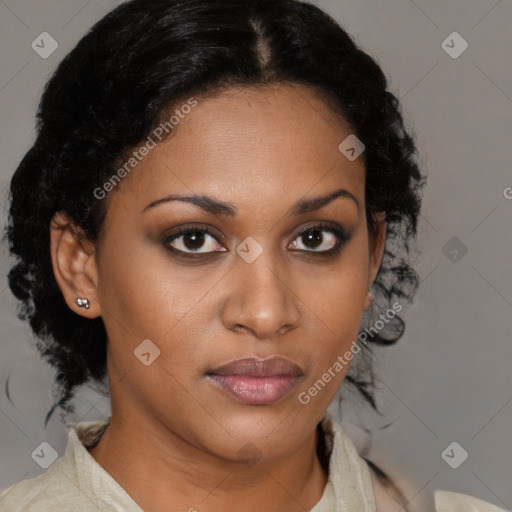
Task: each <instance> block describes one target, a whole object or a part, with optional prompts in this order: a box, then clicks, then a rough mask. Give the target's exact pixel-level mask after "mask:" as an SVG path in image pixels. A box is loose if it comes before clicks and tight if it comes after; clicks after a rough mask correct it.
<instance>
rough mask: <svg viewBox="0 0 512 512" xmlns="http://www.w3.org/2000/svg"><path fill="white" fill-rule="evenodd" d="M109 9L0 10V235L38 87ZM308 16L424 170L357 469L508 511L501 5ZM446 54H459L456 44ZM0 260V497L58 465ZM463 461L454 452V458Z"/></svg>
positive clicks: (506, 29)
mask: <svg viewBox="0 0 512 512" xmlns="http://www.w3.org/2000/svg"><path fill="white" fill-rule="evenodd" d="M118 3H120V2H118V1H115V0H110V1H108V0H102V1H99V0H89V1H87V0H67V1H63V0H38V1H35V0H0V34H1V38H2V40H1V57H0V59H1V61H0V70H1V79H0V108H1V115H2V124H1V133H0V145H1V151H0V158H1V168H0V199H1V203H0V204H1V206H2V208H1V209H0V214H1V216H2V218H1V220H2V224H4V223H5V219H6V202H7V190H8V183H9V179H10V177H11V175H12V173H13V172H14V170H15V168H16V166H17V165H18V163H19V161H20V159H21V157H22V156H23V154H24V153H25V152H26V150H27V149H28V148H29V147H30V145H31V143H32V141H33V139H34V114H35V111H36V107H37V103H38V100H39V97H40V94H41V89H42V86H43V84H44V83H45V81H46V80H47V79H48V78H49V76H50V73H51V72H52V70H53V69H54V68H55V66H56V65H57V63H58V62H59V61H60V60H61V59H62V58H63V56H64V55H65V54H66V53H67V52H68V51H69V50H70V49H71V48H72V47H73V46H74V45H75V44H76V42H77V41H78V40H79V39H80V37H81V36H82V35H83V34H84V33H85V31H86V30H87V29H88V28H89V27H90V26H91V25H92V24H93V23H94V22H96V21H97V20H99V19H100V18H101V17H102V16H103V15H104V14H105V13H107V12H108V11H109V10H110V9H111V8H112V7H114V6H115V5H117V4H118ZM316 3H317V4H318V5H319V6H320V7H323V8H324V9H325V10H326V11H328V12H329V13H330V14H332V15H333V16H334V17H335V18H336V19H337V20H338V21H339V22H340V23H341V24H342V26H343V27H344V28H345V29H347V31H348V32H349V33H351V34H352V35H353V36H354V38H355V39H356V42H357V43H358V44H359V45H360V46H362V47H363V48H364V49H365V50H366V51H367V52H369V53H370V54H371V55H372V56H374V57H375V58H376V59H377V60H378V62H379V63H380V65H381V66H382V68H383V69H384V72H385V73H386V75H387V76H388V77H389V79H390V87H391V90H392V91H393V92H395V94H397V95H398V96H399V98H400V99H401V100H402V104H403V108H404V112H405V117H406V119H407V123H408V126H410V127H411V128H412V129H413V130H414V131H415V133H416V135H417V143H418V146H419V149H420V152H421V155H422V162H423V165H424V168H425V171H426V172H428V188H427V189H426V190H425V195H424V210H423V215H422V218H421V226H420V233H419V238H418V247H419V249H420V250H421V251H422V254H421V258H420V259H418V261H417V268H418V269H419V271H420V274H421V279H422V284H421V287H420V290H419V292H418V293H417V295H416V298H415V301H414V303H413V305H411V306H409V307H408V309H407V311H406V314H405V320H406V325H407V327H406V333H405V335H404V337H403V338H402V340H401V341H400V342H399V344H398V345H397V346H396V347H393V348H387V349H382V350H379V351H378V359H379V366H378V371H379V375H380V383H379V389H380V392H379V397H378V401H379V404H380V405H381V407H382V410H383V411H384V412H385V416H383V417H379V416H377V415H375V414H370V412H369V411H368V408H367V407H366V406H362V405H360V404H359V403H358V401H357V400H356V399H353V400H351V401H350V402H349V403H347V406H346V408H345V409H344V418H343V423H344V425H345V427H346V429H347V430H348V431H349V433H350V434H351V435H352V437H353V439H354V441H355V442H356V444H357V445H358V447H360V448H362V447H363V445H364V444H366V443H367V441H368V436H366V434H365V433H364V431H363V430H362V429H361V428H360V427H358V426H357V424H365V425H367V426H368V427H371V428H372V429H373V430H374V435H373V441H372V445H371V450H370V456H371V458H372V459H373V460H374V461H375V462H376V463H378V464H379V465H381V466H382V467H384V468H385V469H386V470H387V471H389V472H390V473H391V474H392V475H393V476H394V477H396V478H397V479H398V481H399V482H400V483H401V484H402V486H403V488H404V490H405V494H406V496H407V498H408V499H409V500H410V502H411V506H412V508H413V509H414V510H418V511H420V510H429V509H431V507H432V502H431V496H432V491H433V490H435V489H448V490H452V491H458V492H463V493H467V494H472V495H474V496H477V497H479V498H481V499H484V500H487V501H490V502H492V503H495V504H496V505H498V506H501V507H503V508H507V509H512V486H511V485H510V484H511V474H512V436H511V432H512V403H511V402H512V386H511V383H512V377H511V363H512V343H511V341H512V320H511V318H512V315H511V313H512V271H511V265H510V262H511V261H512V259H511V245H512V244H511V240H512V223H511V220H512V199H507V197H506V196H507V195H508V197H512V189H508V188H507V187H512V173H511V168H512V166H511V160H512V152H511V151H510V147H511V142H512V141H511V136H512V68H511V66H510V62H511V54H512V51H511V49H512V30H511V26H512V4H511V2H510V1H506V0H501V1H497V0H480V1H476V0H471V1H468V0H459V1H449V2H441V1H432V0H423V1H421V0H415V1H412V0H386V1H382V0H380V1H379V0H363V1H360V0H358V1H356V0H349V1H343V0H322V1H317V2H316ZM454 31H456V32H458V33H459V34H460V35H461V36H462V37H463V38H464V39H465V40H466V41H467V43H468V44H469V47H468V48H467V50H466V51H465V52H464V53H462V54H461V55H460V56H459V57H458V58H452V57H451V56H450V55H448V53H446V51H445V50H444V49H443V47H442V46H441V43H442V42H443V41H444V40H445V39H446V38H447V36H448V35H449V34H451V33H452V32H454ZM42 32H49V33H50V34H51V36H52V37H53V38H55V40H56V41H57V42H58V45H59V46H58V48H57V50H56V51H55V52H54V53H53V54H52V55H51V56H50V57H48V58H46V59H43V58H41V57H40V56H39V55H38V54H37V53H36V52H35V51H34V50H33V49H32V48H31V43H32V41H34V40H35V39H36V38H37V36H39V34H41V33H42ZM448 44H449V45H451V46H454V47H455V48H454V49H455V50H457V49H459V48H460V45H459V43H458V42H456V41H454V42H453V43H452V42H451V41H450V40H448ZM507 191H508V193H507ZM27 206H28V207H30V205H27ZM453 237H456V238H455V240H452V241H451V242H449V241H450V240H451V239H452V238H453ZM446 244H448V245H446ZM464 247H466V248H467V253H466V254H464V255H463V257H460V256H461V255H462V249H463V248H464ZM453 249H455V250H456V251H457V252H456V253H455V252H453ZM450 251H452V252H450ZM1 254H2V259H1V266H0V272H1V274H2V279H1V281H0V319H1V324H0V336H1V358H0V383H1V385H2V388H3V386H4V383H5V381H6V379H7V378H8V377H9V390H10V394H11V399H12V403H11V402H10V401H9V400H8V399H7V397H6V395H5V391H4V390H2V392H1V393H0V432H1V437H0V458H1V459H0V460H1V463H0V489H3V488H5V487H7V486H8V485H10V484H12V483H14V482H17V481H19V480H21V479H24V478H29V477H33V476H36V475H37V474H39V473H41V472H42V469H41V468H40V467H39V466H38V465H37V464H36V463H35V462H34V460H33V459H32V458H31V453H32V452H33V450H34V449H35V448H36V447H37V446H38V445H39V444H40V443H41V442H42V441H47V442H49V443H50V444H51V445H52V446H53V447H55V449H56V450H57V451H58V453H59V454H63V451H64V448H65V443H66V437H65V436H66V430H65V427H64V425H63V424H61V423H60V419H59V417H58V415H55V416H54V418H53V419H52V421H51V422H50V424H49V425H48V427H47V428H46V430H43V421H44V416H45V414H46V412H47V410H48V409H49V407H50V406H51V404H52V403H53V402H52V396H51V388H52V382H53V371H52V370H51V369H50V368H49V367H48V366H47V365H46V364H45V363H43V362H41V361H40V359H39V357H38V354H37V352H36V351H35V349H34V348H33V347H34V341H33V339H32V336H31V333H30V330H29V328H28V326H27V325H24V324H23V323H22V322H21V321H19V320H18V319H17V318H16V314H15V312H16V301H15V299H14V298H13V296H12V295H11V293H10V291H9V290H8V288H7V281H6V278H5V276H6V273H7V272H8V269H9V264H10V263H11V260H10V258H9V256H8V254H7V250H6V247H5V244H3V245H2V246H1ZM452 260H458V261H452ZM76 404H77V412H76V414H75V415H73V416H70V417H68V420H69V421H70V422H77V421H82V420H92V419H97V418H102V417H104V416H105V415H107V414H109V411H110V410H109V403H108V400H106V399H104V398H102V397H101V395H99V394H97V393H96V392H94V391H93V390H91V389H90V388H88V387H84V388H83V389H82V390H81V392H80V393H79V398H78V399H77V401H76ZM332 411H334V412H336V408H334V407H333V408H332ZM390 422H393V423H392V425H391V426H389V427H387V428H383V427H385V426H386V425H387V424H389V423H390ZM453 441H456V442H457V443H459V444H460V445H461V446H462V447H463V448H464V449H465V450H466V451H467V452H468V459H467V460H466V461H465V462H464V463H463V464H462V465H460V467H458V468H457V469H452V468H451V467H450V466H449V465H448V464H447V463H446V462H445V461H444V460H443V458H442V457H441V453H442V452H443V450H444V449H445V448H446V447H447V446H448V445H450V443H452V442H453ZM460 453H461V451H460V448H456V449H455V450H454V452H453V457H452V460H453V459H457V458H458V457H460ZM398 509H399V507H397V510H398Z"/></svg>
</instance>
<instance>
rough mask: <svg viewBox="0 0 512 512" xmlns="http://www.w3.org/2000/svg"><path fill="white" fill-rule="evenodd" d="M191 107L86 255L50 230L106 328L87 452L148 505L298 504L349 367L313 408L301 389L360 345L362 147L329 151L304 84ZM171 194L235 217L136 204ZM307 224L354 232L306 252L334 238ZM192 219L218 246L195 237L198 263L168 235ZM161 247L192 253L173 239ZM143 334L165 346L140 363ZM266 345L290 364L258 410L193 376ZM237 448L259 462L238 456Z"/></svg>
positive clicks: (112, 198)
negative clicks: (322, 425)
mask: <svg viewBox="0 0 512 512" xmlns="http://www.w3.org/2000/svg"><path fill="white" fill-rule="evenodd" d="M197 100H198V104H197V106H196V107H195V108H193V109H192V111H191V112H190V113H189V114H188V115H187V116H186V117H185V118H184V119H182V120H181V121H180V123H179V125H178V126H177V127H176V128H175V132H174V134H173V135H172V136H171V137H169V138H167V139H165V140H164V141H162V142H160V143H159V144H158V145H157V147H156V148H154V149H152V150H151V151H150V153H149V154H148V155H147V156H146V157H145V158H144V159H143V160H142V161H141V162H140V163H139V164H138V165H137V166H136V168H134V169H133V170H132V171H131V173H130V174H129V175H128V176H127V177H125V178H124V180H123V181H122V182H121V183H120V184H119V185H117V186H116V188H115V190H113V191H112V192H110V193H109V195H108V197H107V198H106V199H104V200H108V212H107V217H106V224H105V230H104V232H103V236H102V238H101V240H100V242H99V246H98V247H95V246H94V245H93V244H91V243H90V242H87V241H83V240H82V241H81V240H80V239H79V237H77V236H76V233H74V231H73V230H72V229H71V228H70V226H69V225H67V219H66V217H65V216H64V215H62V214H58V215H56V217H55V218H54V221H53V222H52V233H51V234H52V237H51V241H52V245H51V250H52V261H53V265H54V272H55V276H56V279H57V281H58V283H59V286H60V288H61V290H62V292H63V294H64V296H65V299H66V302H67V304H68V305H69V307H70V308H72V309H73V310H74V311H76V312H77V313H79V314H81V315H83V316H85V317H89V318H95V317H98V316H100V315H101V316H102V318H103V320H104V323H105V326H106V330H107V334H108V375H109V382H110V391H111V400H112V421H111V425H110V426H109V428H108V429H107V431H106V432H105V434H104V436H103V437H102V439H101V441H100V442H99V444H98V445H97V446H96V447H95V448H93V449H91V450H90V453H91V455H92V456H93V457H94V458H95V460H96V461H97V462H98V463H99V464H101V466H103V467H104V468H105V469H106V470H107V471H108V472H109V473H110V474H111V475H112V476H113V477H114V478H115V479H116V480H117V481H118V482H119V483H120V485H121V486H122V487H123V488H124V489H126V490H127V492H128V493H129V494H130V495H131V496H132V497H133V499H134V500H135V501H136V502H137V503H138V504H139V505H140V506H141V507H142V508H143V509H144V510H146V511H148V512H156V511H164V510H165V511H169V510H180V511H183V510H185V511H186V510H191V509H192V510H193V509H194V508H195V509H197V510H198V511H200V512H213V511H218V510H225V511H231V510H233V511H234V510H244V511H248V512H250V511H261V510H266V511H271V510H276V511H277V510H287V511H295V510H297V511H301V512H303V511H304V510H309V509H310V508H312V507H313V506H314V505H315V504H316V503H317V502H318V501H319V500H320V498H321V496H322V494H323V491H324V487H325V484H326V481H327V475H326V473H325V471H324V470H323V469H322V467H321V465H320V462H319V460H318V458H317V456H316V443H317V438H316V430H315V427H316V425H317V423H318V422H319V421H320V419H321V417H322V415H323V414H324V411H325V410H326V409H327V407H328V405H329V403H330V402H331V400H332V399H333V398H334V396H335V394H336V392H337V390H338V388H339V386H340V385H341V383H342V381H343V379H344V377H345V374H346V371H348V367H346V368H344V369H343V371H341V372H338V373H336V377H335V378H333V379H332V380H331V382H330V383H329V384H327V386H326V387H325V388H324V389H323V390H322V391H321V392H319V393H318V395H317V396H315V397H314V398H312V399H311V401H310V403H309V404H307V405H302V404H301V403H300V402H299V400H298V395H299V393H300V392H303V391H307V389H308V388H310V387H311V386H312V384H313V383H314V382H315V381H317V380H318V379H319V378H320V377H321V376H322V374H323V373H324V372H325V371H326V370H327V369H328V368H330V367H332V365H333V364H334V362H335V361H336V360H337V358H338V356H339V355H342V354H343V353H344V352H345V351H346V350H347V349H349V348H350V345H351V343H352V341H353V340H354V339H355V338H356V336H357V334H358V329H359V322H360V317H361V314H362V311H363V310H364V309H366V308H368V307H369V305H370V298H369V296H368V289H369V287H370V286H371V284H372V282H373V281H374V279H375V277H376V275H377V272H378V269H379V267H380V263H381V259H382V253H383V248H384V241H385V223H384V221H383V217H381V218H380V223H379V228H378V231H377V234H376V236H375V237H374V239H373V241H372V240H371V239H370V237H369V233H368V230H367V225H366V217H365V209H364V200H365V197H364V185H365V170H364V162H363V159H362V158H363V157H362V156H361V157H359V158H357V159H356V160H355V161H352V162H351V161H349V160H348V159H347V158H345V157H344V156H343V155H342V154H341V153H340V152H339V151H338V145H339V144H340V143H341V142H342V141H343V140H344V139H345V137H347V135H349V134H350V133H351V131H350V129H349V128H348V126H347V124H346V123H345V122H344V121H343V119H341V118H340V117H339V116H338V115H336V114H335V113H334V112H333V111H332V109H331V108H330V107H329V106H328V105H327V104H326V103H324V102H323V101H322V100H321V99H320V98H319V97H318V95H317V94H316V93H315V92H314V91H312V90H311V89H309V88H307V87H305V86H301V85H279V86H267V87H265V88H262V89H247V88H232V89H229V90H227V91H225V92H223V93H221V94H219V95H218V96H216V97H214V98H209V99H204V100H201V98H200V97H197ZM339 189H344V190H346V191H348V192H350V193H351V194H352V195H353V196H354V197H355V198H356V199H357V202H358V204H356V202H355V201H353V200H352V199H350V198H348V197H338V198H336V199H334V200H333V201H331V202H330V203H329V204H327V205H325V206H323V207H322V208H321V209H318V210H316V211H312V212H309V213H306V214H302V215H288V214H287V212H288V210H289V209H290V208H291V206H292V205H293V204H294V203H296V202H297V201H299V200H302V199H305V198H312V197H317V196H325V195H328V194H330V193H332V192H334V191H337V190H339ZM169 194H184V195H192V194H198V195H199V194H201V195H203V194H204V195H208V196H211V197H214V198H216V199H218V200H222V201H224V202H227V203H230V204H232V205H233V207H235V208H236V210H237V213H236V215H234V216H226V215H222V214H220V213H218V214H212V213H207V212H205V211H204V210H202V209H201V208H199V207H198V206H196V205H193V204H189V203H186V202H183V201H172V202H163V203H160V204H158V205H156V206H154V207H151V208H147V209H145V208H146V207H147V205H149V204H150V203H152V202H154V201H156V200H158V199H161V198H163V197H165V196H168V195H169ZM143 210H145V211H143ZM318 221H326V222H328V223H329V225H333V226H335V225H339V226H340V227H341V228H343V229H345V230H346V231H347V232H350V233H351V235H350V239H349V240H348V241H347V242H345V243H342V248H341V252H340V253H339V255H335V256H333V257H322V256H321V255H320V253H319V252H318V251H319V250H323V249H329V248H330V247H331V246H332V245H333V244H334V242H335V241H336V236H335V235H332V234H330V233H329V232H328V231H322V235H323V242H322V245H321V246H320V247H315V244H311V243H310V245H309V246H308V245H307V243H308V242H307V239H306V240H304V237H301V236H300V235H298V232H299V231H300V229H301V228H303V227H305V226H306V225H311V224H312V225H313V226H315V225H316V224H317V223H318ZM191 224H197V225H199V226H200V227H209V228H210V229H211V231H212V234H213V236H215V238H216V239H217V240H215V238H211V237H210V236H208V235H205V237H206V238H205V244H204V245H203V246H202V247H200V249H199V252H202V253H203V254H205V255H204V257H203V259H192V260H187V259H185V258H184V257H183V258H178V257H176V256H175V255H173V253H172V252H170V250H169V246H170V245H171V242H169V241H167V242H165V238H166V237H169V236H170V235H172V234H174V233H175V232H176V227H177V226H181V227H183V226H185V225H186V226H190V225H191ZM319 229H322V230H324V229H325V228H323V227H322V228H319ZM192 231H193V226H192ZM248 236H251V237H253V238H254V239H255V240H256V241H257V242H258V243H259V244H260V245H261V247H262V248H263V252H262V253H261V255H260V256H259V257H258V258H257V259H256V260H255V261H254V262H252V263H247V262H246V261H244V259H242V258H241V257H240V256H239V255H238V254H237V252H236V251H235V249H236V247H237V246H238V245H239V244H240V243H241V242H242V241H244V240H245V239H246V237H248ZM166 245H167V248H166ZM172 246H174V247H175V248H181V249H182V250H187V246H185V245H184V237H181V238H178V239H175V240H174V241H173V242H172ZM223 248H224V250H223ZM298 249H302V250H298ZM188 251H189V252H192V250H191V249H188ZM209 251H216V252H210V253H209V254H206V253H207V252H209ZM76 297H87V298H88V299H89V301H90V304H91V305H90V309H88V310H85V309H82V308H78V307H77V305H76V304H75V302H74V301H75V299H76ZM144 339H150V340H152V342H153V343H154V344H155V345H156V346H157V347H158V348H159V349H160V356H159V357H158V358H157V359H155V360H154V362H153V363H152V364H150V365H149V366H145V365H144V364H142V363H141V361H140V360H139V359H138V358H137V357H135V355H134V350H135V349H136V348H137V346H138V345H139V344H140V343H141V342H142V341H143V340H144ZM271 355H282V356H285V357H287V358H288V359H290V360H291V361H293V362H294V363H296V364H298V365H299V366H300V367H301V368H302V369H303V376H302V377H301V378H300V380H299V382H298V384H297V386H296V387H295V388H294V389H292V391H291V392H290V393H289V394H288V395H286V396H285V397H283V398H282V399H280V400H279V401H278V402H275V403H273V404H271V405H262V406H251V405H246V404H243V403H240V402H239V401H237V400H236V399H235V398H233V397H231V396H228V395H227V394H226V393H224V392H223V391H221V390H219V389H218V388H217V387H215V386H214V385H212V383H211V382H210V381H209V380H208V379H207V378H206V376H205V373H206V372H207V371H208V370H211V369H212V368H214V367H217V366H220V365H222V364H225V363H227V362H229V361H232V360H233V359H237V358H241V357H248V356H258V357H268V356H271ZM244 447H245V450H247V449H249V450H250V451H251V452H252V453H254V454H255V458H256V459H257V460H256V461H255V462H254V463H252V464H247V463H246V462H243V461H242V460H240V455H239V451H240V450H241V449H242V448H244Z"/></svg>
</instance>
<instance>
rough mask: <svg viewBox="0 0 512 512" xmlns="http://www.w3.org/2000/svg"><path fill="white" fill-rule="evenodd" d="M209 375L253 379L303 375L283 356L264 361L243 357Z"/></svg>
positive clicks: (297, 367)
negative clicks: (248, 377)
mask: <svg viewBox="0 0 512 512" xmlns="http://www.w3.org/2000/svg"><path fill="white" fill-rule="evenodd" d="M208 374H209V375H250V376H254V377H276V376H280V375H285V376H296V377H300V376H301V375H303V370H302V368H301V367H300V366H298V365H296V364H295V363H292V362H291V361H290V360H289V359H287V358H285V357H283V356H272V357H268V358H266V359H261V358H259V357H244V358H242V359H235V360H234V361H230V362H229V363H226V364H223V365H222V366H219V367H217V368H215V369H214V370H211V371H209V372H208Z"/></svg>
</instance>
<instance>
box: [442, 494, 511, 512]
mask: <svg viewBox="0 0 512 512" xmlns="http://www.w3.org/2000/svg"><path fill="white" fill-rule="evenodd" d="M434 500H435V504H436V512H508V511H507V510H505V509H504V508H499V507H497V506H496V505H492V504H491V503H488V502H487V501H482V500H479V499H478V498H474V497H473V496H470V495H469V494H459V493H457V492H448V491H436V492H435V493H434Z"/></svg>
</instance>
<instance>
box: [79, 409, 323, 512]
mask: <svg viewBox="0 0 512 512" xmlns="http://www.w3.org/2000/svg"><path fill="white" fill-rule="evenodd" d="M137 416H138V415H137ZM137 416H136V415H134V414H133V410H132V411H131V412H130V414H123V411H115V410H114V408H113V413H112V420H111V422H110V425H109V427H108V428H107V430H106V431H105V433H104V434H103V436H102V438H101V440H100V441H99V443H98V444H97V445H96V446H95V447H94V448H92V449H90V450H89V452H90V454H91V455H92V457H93V458H94V459H95V460H96V461H97V462H98V463H99V464H100V465H101V466H102V467H103V468H104V469H105V470H106V471H107V472H108V473H109V474H110V475H111V476H112V477H113V478H114V479H115V480H116V481H117V482H118V483H119V484H120V485H121V487H123V489H125V491H126V492H127V493H128V494H129V495H130V496H131V497H132V498H133V500H134V501H135V502H136V503H137V504H138V505H139V506H140V507H141V508H142V509H143V510H145V511H146V512H160V511H166V512H167V511H174V510H176V511H190V512H194V511H195V510H197V511H200V512H217V511H218V510H223V511H226V512H229V511H235V510H236V511H239V510H244V511H246V512H253V511H254V512H256V511H261V510H286V511H290V512H294V511H297V512H299V511H300V512H304V511H305V510H310V509H311V508H313V506H314V505H315V504H316V503H317V502H318V501H319V500H320V499H321V497H322V494H323V491H324V488H325V485H326V483H327V472H326V470H325V469H324V468H323V467H322V464H321V462H320V460H319V458H318V456H317V449H316V448H317V444H318V441H319V433H318V430H317V429H314V430H313V431H312V432H311V434H310V435H308V436H307V438H306V439H305V441H304V442H303V443H301V444H300V445H299V446H297V447H296V448H295V449H294V450H293V451H292V452H291V453H289V454H287V455H285V456H282V457H280V458H276V459H271V460H256V461H252V462H250V463H248V462H242V461H232V460H225V459H222V458H220V457H218V456H216V455H215V454H212V453H210V452H209V451H207V450H205V449H202V448H201V447H199V446H196V445H194V444H192V443H191V442H189V441H187V440H185V439H184V438H183V437H181V436H179V435H177V434H176V433H175V432H173V431H172V430H171V429H169V428H165V427H164V426H163V425H162V424H161V423H159V422H156V421H149V420H146V421H139V419H137V421H134V420H133V418H134V417H137ZM142 417H143V416H142ZM169 503H172V504H173V506H172V509H170V508H169Z"/></svg>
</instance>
